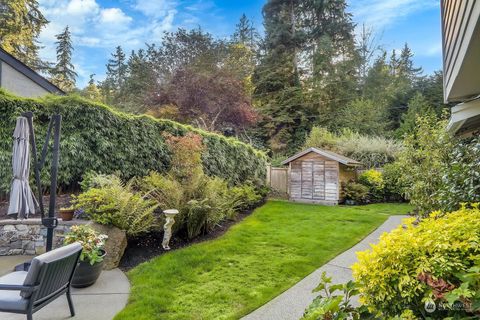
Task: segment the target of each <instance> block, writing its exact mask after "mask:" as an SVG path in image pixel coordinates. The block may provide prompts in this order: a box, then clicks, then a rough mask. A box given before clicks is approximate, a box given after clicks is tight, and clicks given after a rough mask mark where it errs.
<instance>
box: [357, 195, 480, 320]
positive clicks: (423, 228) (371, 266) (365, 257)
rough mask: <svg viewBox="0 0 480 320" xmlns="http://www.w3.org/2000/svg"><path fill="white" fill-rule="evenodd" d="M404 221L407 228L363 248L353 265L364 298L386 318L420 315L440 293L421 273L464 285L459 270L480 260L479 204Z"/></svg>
mask: <svg viewBox="0 0 480 320" xmlns="http://www.w3.org/2000/svg"><path fill="white" fill-rule="evenodd" d="M404 222H405V227H402V226H400V227H398V228H397V229H395V230H393V231H392V232H391V233H388V234H384V235H383V236H382V237H381V239H380V242H379V243H378V244H376V245H373V246H372V248H371V249H370V250H367V251H364V252H359V253H358V254H357V255H358V262H357V263H356V264H354V265H353V276H354V278H355V280H356V282H357V284H358V286H359V290H360V294H361V300H362V302H363V303H365V304H366V305H368V307H369V308H370V309H371V311H373V312H375V313H379V315H380V316H381V318H387V317H393V316H396V315H399V314H401V313H402V312H403V311H405V310H412V311H413V312H414V313H415V314H416V315H418V316H420V314H421V312H422V311H423V310H424V303H425V301H427V300H431V299H433V298H434V297H433V291H432V288H431V287H429V286H428V285H427V284H425V283H424V282H421V281H420V280H419V279H418V276H419V275H421V274H428V275H431V276H432V277H433V278H434V279H443V280H445V281H447V282H450V283H452V284H454V285H457V286H458V283H459V282H458V279H457V278H456V276H455V274H456V273H458V272H465V271H466V270H468V269H469V268H470V267H472V266H473V265H474V263H475V259H479V258H480V210H479V208H478V204H476V205H472V207H471V208H466V207H463V208H461V209H460V210H458V211H455V212H451V213H448V214H445V215H440V212H434V213H432V214H431V215H430V216H429V217H428V218H426V219H424V220H423V221H421V222H420V223H418V225H415V223H414V222H415V218H410V219H406V220H405V221H404Z"/></svg>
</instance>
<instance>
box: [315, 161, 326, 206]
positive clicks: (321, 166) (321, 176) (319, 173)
mask: <svg viewBox="0 0 480 320" xmlns="http://www.w3.org/2000/svg"><path fill="white" fill-rule="evenodd" d="M313 199H314V200H325V161H315V162H314V163H313Z"/></svg>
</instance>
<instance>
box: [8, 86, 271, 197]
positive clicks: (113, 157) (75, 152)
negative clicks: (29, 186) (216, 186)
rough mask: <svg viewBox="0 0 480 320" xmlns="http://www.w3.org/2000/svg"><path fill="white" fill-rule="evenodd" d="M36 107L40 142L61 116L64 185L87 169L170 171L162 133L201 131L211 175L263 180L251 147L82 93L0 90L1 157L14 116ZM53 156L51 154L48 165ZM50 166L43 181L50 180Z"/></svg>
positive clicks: (261, 160) (126, 173) (125, 175)
mask: <svg viewBox="0 0 480 320" xmlns="http://www.w3.org/2000/svg"><path fill="white" fill-rule="evenodd" d="M24 111H33V112H34V117H35V118H34V124H35V130H36V135H37V140H38V141H39V142H42V141H43V140H44V138H45V133H46V130H47V127H48V123H49V117H50V115H52V114H54V113H60V114H61V115H62V137H61V150H60V168H59V176H58V182H59V185H60V187H77V186H78V182H79V181H81V180H82V176H83V174H84V173H85V172H88V171H92V170H93V171H97V172H102V173H105V174H112V173H115V172H117V171H118V172H121V178H122V179H130V178H132V177H135V176H138V177H142V176H145V175H147V174H148V173H149V172H150V171H152V170H154V171H158V172H162V173H163V172H166V171H167V170H168V168H169V167H170V166H171V152H170V151H169V149H168V146H167V145H166V143H165V136H164V134H170V135H172V136H183V135H186V134H187V133H189V132H193V133H196V134H198V135H199V136H201V139H202V142H203V145H204V147H205V148H204V150H203V152H202V155H201V158H202V165H203V169H204V172H205V173H206V174H207V175H209V176H218V177H220V178H222V179H224V180H226V181H228V182H229V184H231V185H236V184H241V183H243V182H245V181H254V182H255V183H256V184H260V185H262V184H263V183H264V181H265V174H266V169H265V168H266V157H265V155H264V154H263V153H262V152H259V151H257V150H255V149H254V148H252V147H251V146H249V145H247V144H244V143H242V142H240V141H238V140H236V139H233V138H226V137H224V136H221V135H218V134H214V133H209V132H205V131H202V130H198V129H195V128H192V127H190V126H185V125H182V124H179V123H176V122H173V121H168V120H160V119H154V118H153V117H150V116H145V115H143V116H133V115H128V114H124V113H120V112H117V111H114V110H113V109H111V108H109V107H107V106H105V105H102V104H98V103H95V102H91V101H88V100H85V99H82V98H79V97H74V96H67V97H57V96H48V97H46V98H43V99H35V100H33V99H22V98H18V97H13V96H11V95H8V94H5V93H4V92H3V91H0V123H1V124H2V125H1V126H0V161H1V162H2V163H4V164H6V163H10V161H11V159H10V158H11V148H12V133H13V130H14V127H15V122H16V117H17V116H19V115H20V114H21V113H22V112H24ZM50 162H51V155H49V157H47V164H46V165H47V167H48V166H49V163H50ZM49 174H50V173H49V170H44V172H43V173H42V182H43V184H44V185H48V184H49V178H50V177H49ZM10 180H11V168H10V166H7V165H3V166H0V192H8V190H9V188H10V182H11V181H10Z"/></svg>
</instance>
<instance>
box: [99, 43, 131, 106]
mask: <svg viewBox="0 0 480 320" xmlns="http://www.w3.org/2000/svg"><path fill="white" fill-rule="evenodd" d="M125 59H126V56H125V53H124V52H123V49H122V47H121V46H117V47H116V48H115V52H114V53H112V57H111V58H110V59H109V60H108V63H107V76H106V78H105V80H104V81H103V82H102V84H101V86H100V87H101V91H102V94H103V95H104V100H105V102H106V103H111V104H114V105H115V104H116V103H117V98H118V96H119V95H120V90H121V88H122V84H123V81H124V80H125V75H126V72H127V65H126V63H125Z"/></svg>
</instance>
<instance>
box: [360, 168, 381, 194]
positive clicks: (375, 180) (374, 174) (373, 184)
mask: <svg viewBox="0 0 480 320" xmlns="http://www.w3.org/2000/svg"><path fill="white" fill-rule="evenodd" d="M358 182H360V183H361V184H363V185H364V186H367V187H368V190H369V193H370V199H371V200H374V201H381V200H382V199H383V189H384V181H383V174H382V173H381V172H380V171H377V170H375V169H370V170H367V171H365V172H363V173H362V174H361V175H360V177H358Z"/></svg>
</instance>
